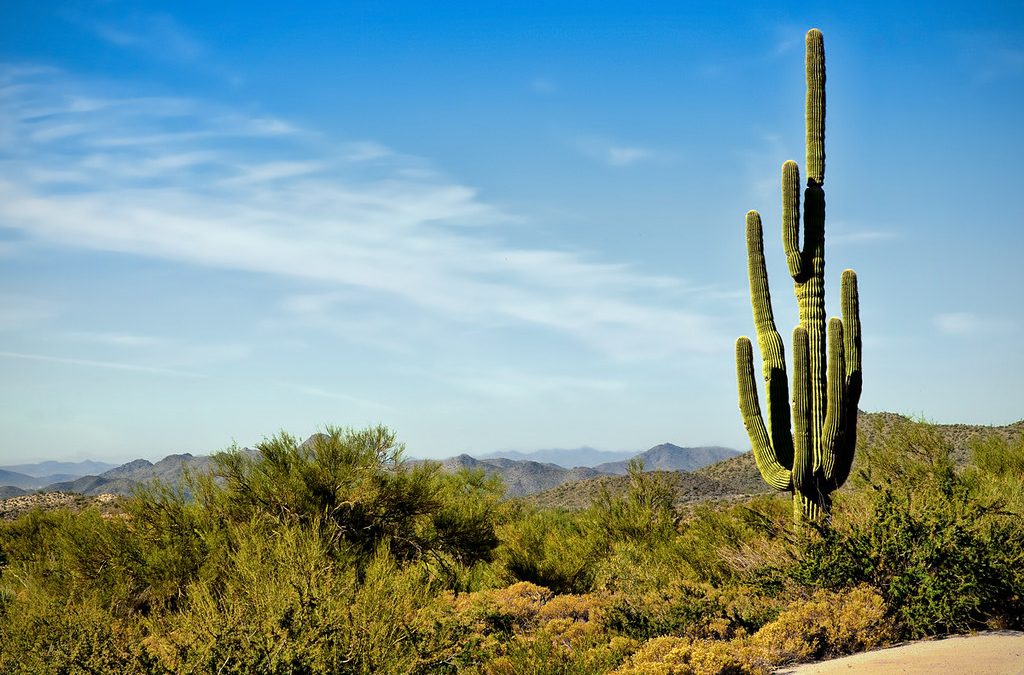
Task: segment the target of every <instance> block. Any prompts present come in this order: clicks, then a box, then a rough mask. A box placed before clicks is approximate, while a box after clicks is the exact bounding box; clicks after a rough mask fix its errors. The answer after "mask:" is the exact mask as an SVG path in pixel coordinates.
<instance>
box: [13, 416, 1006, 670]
mask: <svg viewBox="0 0 1024 675" xmlns="http://www.w3.org/2000/svg"><path fill="white" fill-rule="evenodd" d="M886 439H887V440H886V441H885V443H882V444H880V445H878V446H872V447H866V448H863V449H862V453H861V466H860V471H859V472H858V475H857V476H856V477H855V479H854V480H853V481H852V484H853V487H854V490H847V491H844V492H843V493H842V494H841V495H840V499H838V500H837V502H836V505H835V508H836V510H837V513H839V514H840V515H841V518H837V524H836V525H835V526H834V527H832V528H830V529H811V528H804V529H802V530H800V531H796V532H794V531H793V529H792V528H791V527H790V526H789V525H790V518H791V512H790V502H789V500H788V499H783V498H780V497H777V496H774V495H773V496H763V497H758V498H754V499H750V500H746V501H743V502H736V503H725V504H710V503H708V504H705V505H701V506H698V507H695V508H691V509H688V510H686V511H684V512H682V513H678V512H676V511H674V510H673V508H672V498H671V489H670V488H669V486H668V484H667V483H665V482H663V481H664V477H663V476H662V475H661V474H645V473H643V472H642V471H640V467H639V466H633V467H631V471H630V477H629V488H628V490H626V491H625V493H620V494H615V495H613V494H607V493H606V494H604V495H602V496H601V498H600V499H598V500H597V501H596V503H595V504H594V505H593V506H592V507H591V508H589V509H588V510H585V511H576V512H565V511H556V510H550V509H538V508H531V507H528V506H526V505H524V504H523V503H522V502H518V501H514V500H513V501H500V499H499V498H500V495H501V486H500V484H498V483H497V482H496V481H493V480H488V479H486V478H485V477H484V476H483V474H481V473H472V472H462V473H458V474H453V475H447V474H443V473H441V472H440V471H439V470H438V468H437V466H436V465H432V464H424V465H415V466H409V465H406V464H404V463H403V462H402V461H401V459H400V446H398V445H397V444H395V442H394V437H393V435H391V434H390V433H389V432H386V431H385V430H382V429H371V430H368V431H364V432H353V431H344V430H330V431H329V433H327V434H324V435H323V436H320V437H318V439H317V440H315V441H314V442H312V443H309V444H306V445H300V444H298V443H296V442H295V441H294V440H293V439H291V438H289V437H287V436H285V435H281V436H278V437H276V438H274V439H272V440H270V441H268V442H267V443H266V444H263V445H261V448H260V453H259V455H258V456H248V455H244V454H242V453H240V452H237V451H236V452H233V453H229V454H227V455H224V456H222V457H220V458H219V459H218V467H219V469H218V470H219V475H217V476H213V477H208V478H201V479H197V480H194V481H193V484H192V486H191V489H190V490H188V491H186V490H181V491H177V490H172V489H169V488H168V487H166V486H161V485H154V486H150V487H149V488H147V489H145V490H140V491H139V492H137V493H136V494H135V495H133V496H132V497H131V498H129V499H126V500H124V501H123V502H122V503H121V505H120V507H119V508H120V510H119V511H117V512H114V513H109V512H108V513H104V512H101V511H99V510H97V509H85V510H81V511H73V510H64V509H57V510H51V511H41V510H40V511H33V512H29V513H27V514H25V515H22V516H21V517H19V518H18V519H16V520H13V521H8V522H0V672H14V673H36V672H42V673H47V672H54V673H56V672H62V673H64V672H113V673H118V672H122V673H171V672H174V673H203V672H224V673H232V672H234V673H248V672H260V673H374V672H387V673H426V672H430V673H435V672H436V673H495V674H497V673H503V674H504V673H508V674H512V673H537V674H547V673H551V674H555V673H604V672H612V671H616V669H618V670H617V672H622V673H728V672H735V673H757V672H769V671H770V670H771V669H773V668H776V667H778V666H781V665H785V664H787V663H790V662H794V661H799V660H805V659H809V658H818V657H823V656H832V655H838V654H842V653H846V652H850V651H855V650H860V649H867V648H870V647H873V646H877V645H880V644H884V643H886V642H888V641H892V640H900V639H906V638H909V637H915V636H918V635H927V634H935V633H942V632H947V631H952V630H970V629H975V628H982V627H986V626H993V627H1007V628H1020V627H1024V619H1022V614H1024V611H1022V608H1024V601H1022V597H1024V593H1022V589H1024V553H1022V551H1024V545H1022V544H1024V535H1022V531H1024V526H1022V525H1021V524H1020V523H1021V522H1022V520H1021V519H1020V517H1019V511H1017V510H1015V509H1016V508H1017V507H1016V506H1015V504H1019V502H1015V501H1014V499H1016V497H1015V495H1017V494H1019V491H1020V483H1021V480H1020V478H1019V476H1018V475H1017V473H1016V469H1014V468H1013V467H1014V466H1015V464H1014V460H1013V457H1014V455H1013V452H1015V451H1014V450H1013V449H1012V448H1011V449H1010V450H1009V451H1007V450H1005V449H1004V448H1002V446H1000V449H998V450H993V449H992V448H991V447H989V446H985V448H983V449H982V450H976V454H977V456H978V457H979V458H980V459H979V461H978V466H976V467H969V468H967V469H958V468H957V467H956V466H955V465H954V463H953V462H952V460H951V459H950V455H949V449H948V448H947V447H946V446H945V445H943V444H942V442H941V436H939V435H937V434H936V433H935V432H934V429H932V428H931V427H929V426H928V425H923V424H908V425H905V426H904V427H903V428H898V429H896V430H895V431H894V432H893V433H890V434H888V435H887V436H886ZM1014 442H1016V441H1014ZM992 447H995V446H992ZM986 451H987V452H988V453H989V454H988V455H985V454H984V453H985V452H986ZM189 495H194V499H193V498H191V497H190V496H189Z"/></svg>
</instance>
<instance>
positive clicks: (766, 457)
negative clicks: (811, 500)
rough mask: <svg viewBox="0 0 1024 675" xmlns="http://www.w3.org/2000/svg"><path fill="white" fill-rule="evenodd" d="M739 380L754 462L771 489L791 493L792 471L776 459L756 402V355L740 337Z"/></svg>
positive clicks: (738, 349) (738, 353)
mask: <svg viewBox="0 0 1024 675" xmlns="http://www.w3.org/2000/svg"><path fill="white" fill-rule="evenodd" d="M736 380H737V384H738V385H739V387H738V388H739V392H740V413H741V414H742V415H743V426H744V427H746V429H747V435H748V436H749V437H750V444H751V446H753V449H754V461H755V462H757V469H758V471H760V472H761V477H762V478H764V482H765V483H767V484H768V485H769V486H770V487H771V488H772V489H775V490H789V489H790V487H791V486H792V479H791V474H790V471H789V469H787V468H786V467H784V466H782V465H781V464H780V463H779V461H778V459H777V458H776V456H775V451H774V449H773V447H772V443H771V440H770V439H769V437H768V430H767V429H766V428H765V425H764V420H763V419H762V417H761V407H760V405H759V403H758V400H757V383H756V380H755V378H754V353H753V348H752V347H751V345H750V340H749V339H748V338H746V337H741V338H740V339H738V340H737V341H736Z"/></svg>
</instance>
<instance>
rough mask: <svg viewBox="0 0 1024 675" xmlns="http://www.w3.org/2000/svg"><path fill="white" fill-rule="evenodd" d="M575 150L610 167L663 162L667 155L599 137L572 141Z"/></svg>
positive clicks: (587, 137)
mask: <svg viewBox="0 0 1024 675" xmlns="http://www.w3.org/2000/svg"><path fill="white" fill-rule="evenodd" d="M572 145H573V147H574V148H576V150H577V151H578V152H579V153H580V154H582V155H584V156H585V157H589V158H591V159H594V160H597V161H599V162H601V163H602V164H607V165H608V166H612V167H627V166H633V165H635V164H640V163H643V162H650V161H654V160H665V159H668V158H669V155H668V154H667V153H664V152H661V151H658V150H654V149H652V148H646V147H643V146H640V145H633V144H626V143H619V142H617V141H612V140H609V139H607V138H603V137H600V136H586V137H581V138H577V139H575V140H573V142H572Z"/></svg>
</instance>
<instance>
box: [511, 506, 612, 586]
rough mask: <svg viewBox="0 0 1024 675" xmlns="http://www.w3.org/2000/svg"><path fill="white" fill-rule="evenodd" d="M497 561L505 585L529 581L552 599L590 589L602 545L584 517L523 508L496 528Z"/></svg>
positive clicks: (561, 512) (548, 510) (549, 510)
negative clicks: (551, 593)
mask: <svg viewBox="0 0 1024 675" xmlns="http://www.w3.org/2000/svg"><path fill="white" fill-rule="evenodd" d="M498 535H499V538H500V539H501V545H500V546H499V548H498V549H497V551H496V553H495V555H496V559H497V561H498V563H499V565H500V567H501V569H502V570H503V571H504V574H505V576H506V578H507V579H508V580H509V581H517V580H518V581H529V582H531V583H534V584H537V585H539V586H544V587H546V588H550V589H551V590H553V591H555V592H556V593H585V592H587V591H589V590H590V589H591V588H592V586H593V579H594V571H595V567H596V564H597V562H598V560H599V556H600V555H601V548H602V546H601V543H600V542H598V541H597V540H596V539H595V537H594V536H593V531H592V529H591V527H590V523H589V522H587V520H586V518H585V516H583V515H580V514H574V513H567V512H563V511H555V510H551V509H546V510H535V509H529V508H524V509H523V510H522V512H520V513H519V514H517V515H516V516H515V517H513V518H510V519H509V520H508V521H506V522H505V523H503V524H502V525H500V526H499V527H498Z"/></svg>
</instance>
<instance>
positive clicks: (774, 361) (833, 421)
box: [736, 29, 862, 521]
mask: <svg viewBox="0 0 1024 675" xmlns="http://www.w3.org/2000/svg"><path fill="white" fill-rule="evenodd" d="M806 54H807V61H806V67H807V120H806V122H807V186H806V188H805V189H804V199H803V247H802V248H801V246H800V170H799V168H798V166H797V164H796V162H793V161H788V162H786V163H785V164H783V165H782V244H783V249H784V250H785V253H786V262H787V265H788V267H789V273H790V276H792V277H793V284H794V291H795V293H796V299H797V306H798V307H799V310H800V325H798V326H797V327H796V328H795V329H794V331H793V382H792V398H791V400H787V399H790V390H789V389H790V387H789V383H788V378H787V374H786V359H785V353H784V347H783V342H782V337H781V336H780V335H779V332H778V330H777V329H776V328H775V319H774V317H773V315H772V307H771V294H770V292H769V288H768V273H767V270H766V267H765V262H764V244H763V235H762V231H761V217H760V215H758V213H757V212H756V211H750V212H749V213H748V214H747V260H748V273H749V277H750V299H751V305H752V308H753V312H754V328H755V331H756V334H757V344H758V348H759V349H760V351H761V358H762V364H763V374H764V380H765V385H766V392H765V393H766V403H767V407H768V411H767V412H768V418H767V419H768V424H767V425H766V424H765V421H764V418H763V417H762V415H761V409H760V404H759V402H758V393H757V385H756V382H755V379H754V366H753V350H752V348H751V344H750V340H749V339H748V338H746V337H741V338H740V339H739V340H738V341H737V343H736V373H737V380H738V384H739V398H740V411H741V413H742V415H743V423H744V426H745V427H746V429H747V434H748V435H749V436H750V442H751V445H752V446H753V450H754V458H755V460H756V462H757V467H758V469H759V471H760V472H761V475H762V477H763V478H764V480H765V482H766V483H768V485H770V486H771V487H773V488H775V489H777V490H790V491H792V493H793V513H794V518H795V519H797V520H798V521H800V520H803V519H806V520H810V521H819V520H822V519H826V518H827V517H828V514H829V512H830V510H831V505H832V498H831V493H832V492H833V491H835V490H836V489H838V488H839V487H840V486H842V484H843V482H845V480H846V478H847V476H849V474H850V469H851V467H852V465H853V453H854V450H855V448H856V444H857V403H858V402H859V400H860V392H861V386H862V377H861V338H860V301H859V297H858V294H857V276H856V274H855V273H854V272H853V270H846V271H845V272H843V276H842V298H843V300H842V314H843V318H842V319H838V318H832V319H831V320H830V321H828V322H827V323H826V316H827V315H826V313H825V190H824V183H825V50H824V44H823V42H822V37H821V32H820V31H818V30H817V29H812V30H810V31H809V32H808V33H807V52H806ZM790 405H792V408H791V407H790ZM791 419H792V429H791V428H790V422H791Z"/></svg>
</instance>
